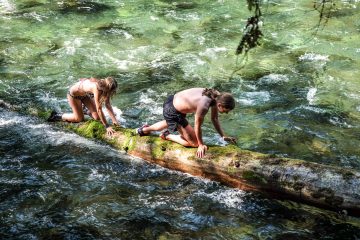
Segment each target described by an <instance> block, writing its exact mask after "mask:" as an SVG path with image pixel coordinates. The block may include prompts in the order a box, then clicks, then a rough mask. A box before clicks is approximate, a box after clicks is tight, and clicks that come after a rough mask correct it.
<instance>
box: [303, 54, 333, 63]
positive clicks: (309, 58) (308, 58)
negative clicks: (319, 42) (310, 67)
mask: <svg viewBox="0 0 360 240" xmlns="http://www.w3.org/2000/svg"><path fill="white" fill-rule="evenodd" d="M299 60H300V61H304V62H320V61H321V62H327V61H329V56H328V55H321V54H316V53H305V54H304V55H301V56H300V57H299Z"/></svg>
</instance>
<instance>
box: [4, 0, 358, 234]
mask: <svg viewBox="0 0 360 240" xmlns="http://www.w3.org/2000/svg"><path fill="white" fill-rule="evenodd" d="M250 2H251V1H250ZM321 2H322V1H318V2H316V1H315V2H314V1H308V0H301V1H263V2H262V4H261V13H262V16H261V21H262V25H261V27H260V29H261V31H262V34H263V36H262V38H261V39H260V42H261V45H260V46H257V47H255V48H253V49H251V50H250V51H249V52H248V53H247V56H246V57H244V55H243V54H242V55H239V56H237V55H236V54H235V50H236V48H237V46H238V44H239V42H240V40H241V38H242V36H243V31H244V27H245V25H246V20H247V19H248V17H250V16H253V15H254V8H252V9H251V10H250V9H249V8H248V4H247V1H231V0H229V1H224V0H217V1H166V0H162V1H161V0H157V1H144V0H143V1H141V0H131V1H46V0H32V1H26V0H23V1H11V0H0V99H1V100H4V101H6V102H9V103H11V104H16V105H18V106H23V107H24V108H25V107H26V108H29V107H32V108H37V109H46V110H49V111H50V110H52V109H56V110H58V111H69V106H68V105H67V102H66V91H67V89H68V88H69V86H70V85H71V84H73V83H75V82H76V81H77V79H78V78H81V77H91V76H94V77H104V76H108V75H111V76H114V77H115V78H116V79H117V81H118V83H119V92H118V94H117V95H116V96H115V97H114V99H113V101H112V103H113V105H114V106H115V111H116V113H117V116H118V118H119V121H120V122H121V124H122V125H123V126H124V127H129V128H135V127H137V126H139V125H142V124H143V123H145V122H147V123H153V122H155V121H157V120H160V119H161V118H162V116H161V111H162V108H161V107H162V102H163V100H164V99H165V98H166V96H167V95H168V94H171V93H174V92H176V91H178V90H181V89H184V88H187V87H195V86H203V87H217V88H219V89H220V90H223V91H230V92H232V93H233V95H234V97H235V99H236V102H237V107H236V108H235V110H234V111H232V112H231V113H230V114H228V115H224V116H220V120H221V123H222V126H223V128H224V130H225V132H227V133H229V134H230V135H233V136H235V137H236V138H237V140H238V146H239V147H241V148H244V149H249V150H254V151H258V152H264V153H271V154H276V155H279V156H285V157H292V158H299V159H304V160H307V161H312V162H318V163H322V164H330V165H335V166H340V167H344V168H352V169H357V170H360V154H359V153H360V150H359V147H358V146H359V145H360V124H359V120H360V82H359V80H358V78H359V76H360V70H359V69H360V35H359V32H360V11H359V8H360V2H359V1H357V0H348V1H327V2H326V3H325V4H324V5H323V6H322V5H321ZM190 121H192V119H191V118H190ZM203 130H204V139H205V141H206V142H207V143H210V144H224V143H223V142H222V141H221V140H220V139H219V137H218V136H217V135H216V132H215V130H214V129H213V127H212V126H211V123H210V121H209V119H207V120H206V122H205V124H204V127H203ZM0 136H1V137H0V141H1V144H0V238H2V239H359V238H360V234H359V232H360V231H359V230H360V219H359V218H354V217H345V216H343V215H341V214H338V213H334V212H328V211H325V210H321V209H317V208H315V207H310V206H307V205H302V204H298V203H294V202H291V201H279V200H274V199H267V198H264V197H262V196H260V195H257V194H254V193H249V192H244V191H240V190H236V189H232V188H227V187H224V186H222V185H220V184H218V183H216V182H212V181H207V180H204V179H200V178H195V177H192V176H189V175H186V174H183V173H179V172H174V171H169V170H167V169H164V168H161V167H158V166H155V165H150V164H148V163H146V162H144V161H142V160H141V159H136V158H132V157H129V156H127V155H124V154H123V153H121V152H118V151H117V150H114V149H112V148H110V147H109V146H107V145H103V144H101V143H97V142H94V141H92V140H87V139H84V138H81V137H79V136H77V135H75V134H73V133H69V132H66V131H64V130H62V129H57V128H56V127H54V126H52V125H50V124H47V123H44V122H43V121H42V120H39V119H36V118H32V117H30V116H27V115H23V114H21V113H15V112H11V111H8V110H5V109H0Z"/></svg>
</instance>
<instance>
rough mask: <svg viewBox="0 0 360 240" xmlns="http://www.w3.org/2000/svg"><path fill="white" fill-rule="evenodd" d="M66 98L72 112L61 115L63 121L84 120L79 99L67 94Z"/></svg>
mask: <svg viewBox="0 0 360 240" xmlns="http://www.w3.org/2000/svg"><path fill="white" fill-rule="evenodd" d="M67 99H68V101H69V105H70V107H71V109H72V110H73V113H64V114H63V115H62V120H63V121H68V122H81V121H83V120H84V113H83V111H82V106H81V104H82V103H81V101H80V100H78V99H74V98H73V97H71V96H69V95H67Z"/></svg>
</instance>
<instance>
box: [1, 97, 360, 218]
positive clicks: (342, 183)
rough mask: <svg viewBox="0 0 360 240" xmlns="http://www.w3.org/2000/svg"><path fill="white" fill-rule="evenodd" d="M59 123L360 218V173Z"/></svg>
mask: <svg viewBox="0 0 360 240" xmlns="http://www.w3.org/2000/svg"><path fill="white" fill-rule="evenodd" d="M0 107H3V108H7V109H10V110H12V111H20V112H23V113H26V114H31V115H35V116H38V117H40V118H46V117H47V115H48V113H46V112H44V111H40V110H37V109H36V108H28V109H25V110H24V109H23V108H21V107H18V106H14V105H11V104H8V103H6V102H4V101H2V100H0ZM57 125H59V126H61V127H62V128H66V129H69V130H71V131H74V132H76V133H77V134H79V135H81V136H84V137H87V138H93V139H97V140H101V141H103V142H106V143H108V144H110V145H112V146H113V147H114V148H117V149H119V150H123V151H125V152H127V153H128V154H129V155H132V156H136V157H140V158H142V159H144V160H146V161H148V162H151V163H155V164H158V165H160V166H163V167H166V168H169V169H173V170H178V171H182V172H186V173H189V174H192V175H194V176H201V177H204V178H208V179H211V180H215V181H218V182H221V183H223V184H225V185H228V186H232V187H236V188H240V189H243V190H251V191H258V192H261V193H264V194H266V195H269V196H275V197H276V198H282V199H291V200H295V201H298V202H304V203H307V204H310V205H315V206H318V207H322V208H326V209H331V210H335V211H342V210H346V211H347V212H348V214H350V215H354V216H360V172H359V171H356V170H352V169H345V168H340V167H336V166H331V165H323V164H318V163H314V162H309V161H304V160H299V159H290V158H281V157H276V156H273V155H268V154H262V153H257V152H251V151H247V150H242V149H240V148H238V147H236V146H234V145H228V146H226V147H221V146H210V147H209V150H208V151H207V152H206V155H205V157H204V158H202V159H200V158H197V157H196V155H195V154H196V149H195V148H185V147H183V146H181V145H179V144H176V143H173V142H170V141H164V140H162V139H161V138H159V137H158V136H145V137H140V136H138V135H137V134H136V131H135V130H134V129H126V128H120V127H116V128H115V130H116V131H117V132H116V133H115V134H114V136H113V137H112V138H108V137H106V131H105V128H104V127H103V125H102V124H101V123H100V122H98V121H94V120H89V121H87V122H84V123H80V124H73V123H57Z"/></svg>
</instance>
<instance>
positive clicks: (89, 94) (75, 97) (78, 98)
mask: <svg viewBox="0 0 360 240" xmlns="http://www.w3.org/2000/svg"><path fill="white" fill-rule="evenodd" d="M85 80H86V78H82V79H80V82H81V83H80V84H79V87H78V90H80V87H81V84H82V83H83V81H85ZM68 95H69V96H70V97H72V98H73V99H77V100H80V101H82V100H84V99H86V98H94V94H93V93H88V92H85V95H82V96H74V95H72V94H71V93H70V90H69V91H68Z"/></svg>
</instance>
